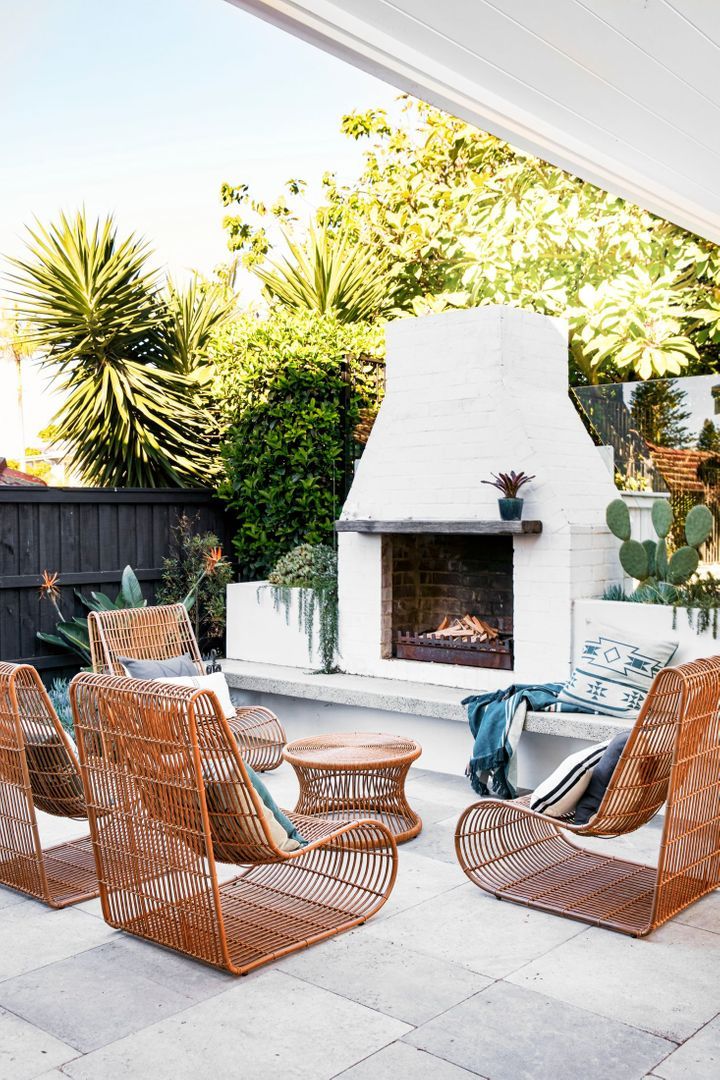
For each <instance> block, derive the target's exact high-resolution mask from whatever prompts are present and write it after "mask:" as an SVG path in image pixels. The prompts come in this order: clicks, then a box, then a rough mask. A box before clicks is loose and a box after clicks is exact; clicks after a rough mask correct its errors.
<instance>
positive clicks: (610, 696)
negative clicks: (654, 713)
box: [558, 626, 678, 720]
mask: <svg viewBox="0 0 720 1080" xmlns="http://www.w3.org/2000/svg"><path fill="white" fill-rule="evenodd" d="M677 647H678V643H677V640H676V639H673V638H668V639H664V640H663V639H657V638H653V639H644V638H639V637H638V636H637V635H636V634H634V633H629V632H628V631H627V630H618V629H617V628H616V627H613V626H595V627H594V628H593V629H592V630H591V631H590V632H589V634H588V637H587V639H586V641H585V644H584V645H583V648H582V653H581V655H580V659H579V660H578V662H577V664H576V666H575V669H574V670H573V672H572V674H571V676H570V678H569V679H568V681H567V682H566V683H565V686H564V687H563V688H562V690H561V691H560V693H559V694H558V701H561V702H566V703H567V704H570V705H575V706H576V707H577V708H582V709H588V710H589V711H590V712H599V713H604V714H605V715H607V716H621V717H627V718H628V719H630V720H634V719H635V718H636V717H637V715H638V713H639V712H640V709H641V708H642V704H643V702H644V701H645V698H646V696H647V692H648V690H649V689H650V687H651V686H652V682H653V679H654V678H655V676H656V675H657V673H658V672H659V671H661V670H662V668H664V667H666V666H667V664H668V663H669V662H670V660H671V658H672V656H673V655H674V653H675V650H676V649H677Z"/></svg>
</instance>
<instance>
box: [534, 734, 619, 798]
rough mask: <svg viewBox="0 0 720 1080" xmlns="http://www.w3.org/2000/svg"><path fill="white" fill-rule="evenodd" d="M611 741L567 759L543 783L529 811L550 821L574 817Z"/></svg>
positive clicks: (579, 751) (598, 744)
mask: <svg viewBox="0 0 720 1080" xmlns="http://www.w3.org/2000/svg"><path fill="white" fill-rule="evenodd" d="M609 742H610V739H606V740H605V742H601V743H597V744H596V745H595V746H587V747H585V749H584V750H577V751H576V752H575V753H574V754H570V756H569V757H566V758H565V760H564V761H563V762H562V764H561V765H558V767H557V769H555V771H554V772H553V773H551V774H550V776H548V778H547V780H543V782H542V783H541V784H538V786H537V787H536V788H535V790H534V791H533V793H532V795H531V796H530V809H531V810H536V811H537V812H538V813H539V814H546V815H547V816H548V817H564V816H565V814H571V813H572V812H573V810H574V809H575V807H576V806H577V804H578V802H579V800H580V798H581V796H582V795H584V794H585V789H586V788H587V786H588V784H589V783H590V776H591V775H592V771H593V769H594V768H595V766H596V765H597V763H598V761H599V760H600V758H601V757H602V756H603V754H604V753H605V750H606V749H607V746H608V743H609Z"/></svg>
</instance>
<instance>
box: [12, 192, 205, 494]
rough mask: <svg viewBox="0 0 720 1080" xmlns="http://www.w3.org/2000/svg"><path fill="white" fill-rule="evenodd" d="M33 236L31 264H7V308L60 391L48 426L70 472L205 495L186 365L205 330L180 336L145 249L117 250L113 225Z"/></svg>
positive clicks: (130, 243)
mask: <svg viewBox="0 0 720 1080" xmlns="http://www.w3.org/2000/svg"><path fill="white" fill-rule="evenodd" d="M28 232H29V234H30V236H29V240H28V255H27V257H26V258H24V259H15V260H12V262H13V264H14V267H15V272H14V273H13V274H12V275H11V279H12V280H13V282H14V285H15V292H14V297H15V300H16V303H17V307H18V311H19V314H20V315H21V317H22V318H23V319H24V320H25V321H26V323H27V326H28V340H29V342H30V343H31V344H32V346H33V347H34V348H36V349H37V350H38V351H39V352H40V353H41V354H42V355H43V356H44V358H45V362H46V363H47V364H49V365H50V366H51V367H53V368H54V369H55V371H56V376H57V381H58V383H59V386H60V389H61V390H62V391H64V403H63V405H62V407H61V409H60V411H59V413H58V415H57V417H56V418H55V422H56V424H57V429H58V430H57V438H58V441H59V442H63V443H66V444H67V446H68V447H69V459H70V461H69V463H70V464H71V466H72V467H73V468H74V469H75V470H76V471H77V472H78V473H79V474H80V475H81V476H82V478H83V480H84V481H85V482H86V483H90V484H96V485H100V486H126V487H161V486H166V485H168V486H173V487H174V486H186V485H188V484H197V483H201V484H202V483H207V479H208V475H209V472H210V471H211V445H210V439H209V437H208V432H207V424H206V418H205V415H204V413H203V411H202V409H200V408H199V407H198V403H197V401H196V393H197V380H196V378H195V376H194V372H193V365H194V363H195V359H196V357H197V353H198V351H199V350H200V349H201V348H202V345H203V344H204V341H205V340H206V334H205V332H204V331H205V328H206V327H207V325H208V323H211V322H212V320H205V321H203V319H204V317H203V318H201V319H200V326H199V328H198V326H197V325H196V323H197V319H195V322H194V323H193V325H192V326H191V327H190V328H189V329H187V331H186V329H185V328H183V326H182V325H181V324H182V317H181V318H180V319H179V320H177V319H176V315H175V313H176V311H177V310H182V311H184V310H185V306H184V301H183V300H180V301H178V303H175V302H174V301H173V299H172V295H171V296H170V298H165V297H163V295H162V294H161V292H160V288H159V279H158V275H157V273H156V272H153V271H150V270H148V256H149V250H148V247H147V245H146V244H145V243H144V242H143V241H142V240H139V239H138V238H137V237H135V236H132V235H131V236H129V237H128V238H127V239H125V240H119V239H118V235H117V230H116V227H115V224H114V221H113V219H112V218H111V217H107V218H106V220H105V221H104V222H102V223H101V222H99V221H98V222H96V223H95V224H94V225H89V224H88V222H87V220H86V217H85V214H84V212H80V213H78V214H77V215H75V217H73V218H71V219H70V218H67V217H66V216H65V215H62V216H61V218H60V220H59V222H58V223H57V224H54V225H51V226H49V227H48V228H44V227H43V226H41V225H37V226H36V227H35V228H34V229H29V230H28ZM176 295H178V296H180V295H181V294H176ZM189 305H190V311H191V312H195V307H196V301H195V300H191V301H189ZM193 318H195V316H193ZM181 339H182V340H183V341H186V339H187V341H186V344H187V348H186V347H185V345H183V346H182V347H181V346H180V344H179V342H180V340H181Z"/></svg>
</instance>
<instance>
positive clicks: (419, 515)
mask: <svg viewBox="0 0 720 1080" xmlns="http://www.w3.org/2000/svg"><path fill="white" fill-rule="evenodd" d="M510 469H515V470H524V471H525V472H527V473H533V474H535V475H536V479H535V480H534V481H533V482H532V484H531V485H529V486H528V487H526V488H525V489H524V491H523V493H522V494H524V495H525V507H524V515H523V516H524V518H525V519H526V520H535V521H539V522H540V523H541V526H542V532H541V533H539V534H538V533H535V534H533V533H527V534H517V535H513V536H512V538H511V540H508V541H507V543H508V544H509V543H512V594H513V618H514V667H513V670H512V671H507V670H501V671H498V670H490V669H487V668H477V667H463V666H458V665H455V664H447V663H424V662H420V661H415V660H404V659H397V658H391V657H390V656H389V655H388V652H387V648H386V647H385V645H384V637H386V634H384V630H383V626H384V622H383V615H384V614H385V617H386V620H387V612H386V611H385V612H384V611H383V605H384V604H385V605H387V581H386V580H385V581H384V577H383V554H382V552H383V535H382V533H383V532H385V533H386V534H392V533H393V532H394V531H395V530H397V529H402V530H403V533H407V532H408V531H411V532H412V531H415V528H416V527H417V531H418V533H420V532H423V533H433V532H434V531H436V530H435V524H437V532H438V533H440V532H443V531H445V530H449V529H454V530H456V531H460V532H462V530H463V529H464V528H466V529H467V531H468V533H471V532H472V533H473V535H474V533H475V530H477V529H482V528H483V527H484V526H483V525H482V524H481V523H489V522H496V521H497V520H498V518H499V514H498V506H497V496H498V494H499V493H498V492H497V491H496V490H495V489H494V488H492V487H488V486H486V485H484V484H482V483H481V481H482V480H484V479H487V478H489V476H490V473H491V472H499V471H508V470H510ZM616 495H617V492H616V490H615V486H614V484H613V481H612V478H611V476H610V474H609V472H608V469H607V467H606V465H605V464H604V462H603V461H602V459H601V456H600V454H599V453H598V451H597V449H596V447H595V446H594V445H593V442H592V440H591V439H590V437H589V436H588V434H587V433H586V431H585V429H584V427H583V425H582V422H581V421H580V419H579V417H578V415H577V413H576V411H575V408H574V407H573V405H572V402H571V401H570V399H569V397H568V390H567V327H566V325H565V324H564V323H563V322H561V321H559V320H554V319H549V318H546V317H544V316H541V315H536V314H534V313H531V312H528V311H521V310H518V309H516V308H509V307H483V308H475V309H471V310H465V311H452V312H448V313H444V314H441V315H433V316H428V317H426V318H419V319H416V318H408V319H403V320H399V321H397V322H394V323H391V324H390V325H389V327H388V330H387V393H386V397H385V400H384V401H383V404H382V407H381V409H380V413H379V416H378V418H377V420H376V422H375V425H374V427H373V430H372V434H371V435H370V439H369V442H368V445H367V447H366V449H365V452H364V454H363V456H362V458H361V460H360V462H359V465H358V468H357V472H356V475H355V479H354V482H353V485H352V488H351V490H350V493H349V495H348V498H347V500H346V503H345V506H344V508H343V511H342V515H341V521H340V525H339V528H340V529H341V530H343V531H340V532H339V535H338V542H339V548H338V550H339V568H340V569H339V576H340V583H339V589H340V652H341V657H342V666H343V668H344V669H345V670H346V671H347V672H351V673H354V674H358V675H373V676H384V677H391V678H394V679H407V680H412V681H414V682H418V681H422V682H428V683H434V684H439V685H447V686H456V687H457V686H461V687H468V688H469V689H493V688H497V687H501V686H505V685H507V684H508V683H510V682H513V681H518V682H532V681H542V682H544V681H547V680H548V679H559V680H561V679H564V678H566V677H567V674H568V668H569V664H570V656H571V611H572V602H573V600H575V599H578V598H580V597H586V596H598V595H599V594H600V593H601V592H602V590H603V588H604V587H605V586H606V584H609V583H611V582H614V581H616V580H618V570H617V542H616V541H615V540H614V539H613V537H612V536H611V535H610V534H609V533H608V531H607V529H606V527H605V524H604V511H605V507H606V505H607V503H608V502H609V501H610V500H611V499H613V498H615V497H616ZM356 529H357V530H366V529H374V530H378V531H376V532H367V531H355V530H356ZM483 539H484V537H482V536H478V537H477V540H478V542H479V543H481V542H482V540H483ZM478 551H482V548H478ZM385 578H387V567H386V571H385ZM384 583H385V585H386V588H385V590H383V584H384ZM475 614H481V613H480V612H476V613H475ZM383 653H385V655H383Z"/></svg>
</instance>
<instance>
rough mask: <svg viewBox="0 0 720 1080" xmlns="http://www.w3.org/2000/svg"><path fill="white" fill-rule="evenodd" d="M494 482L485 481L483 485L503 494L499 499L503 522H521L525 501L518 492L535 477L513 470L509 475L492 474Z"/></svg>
mask: <svg viewBox="0 0 720 1080" xmlns="http://www.w3.org/2000/svg"><path fill="white" fill-rule="evenodd" d="M490 475H491V476H492V480H483V481H482V483H483V484H489V485H490V487H495V488H497V489H498V491H501V492H502V498H501V499H498V507H499V508H500V517H501V518H502V520H503V521H519V520H520V518H521V517H522V508H523V501H524V500H523V499H521V498H519V497H518V492H519V491H520V489H521V488H522V487H524V485H525V484H529V483H530V481H531V480H534V479H535V477H534V476H528V475H527V473H524V472H517V473H516V472H515V471H514V470H511V471H510V472H508V473H502V472H501V473H491V474H490Z"/></svg>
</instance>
